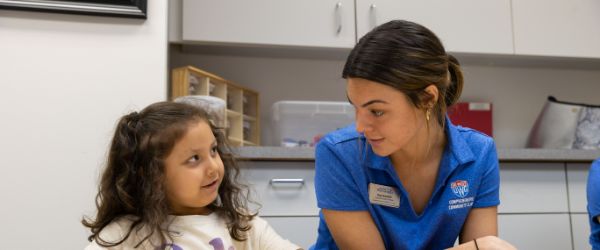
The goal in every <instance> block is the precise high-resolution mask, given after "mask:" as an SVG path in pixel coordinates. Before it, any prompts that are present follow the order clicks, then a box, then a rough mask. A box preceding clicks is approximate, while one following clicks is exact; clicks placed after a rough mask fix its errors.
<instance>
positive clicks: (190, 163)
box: [165, 121, 224, 215]
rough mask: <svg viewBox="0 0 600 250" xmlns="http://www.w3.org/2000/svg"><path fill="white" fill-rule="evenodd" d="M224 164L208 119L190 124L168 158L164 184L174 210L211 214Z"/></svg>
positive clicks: (175, 212)
mask: <svg viewBox="0 0 600 250" xmlns="http://www.w3.org/2000/svg"><path fill="white" fill-rule="evenodd" d="M223 174H224V167H223V161H221V156H220V155H219V153H218V152H217V140H216V138H215V136H214V135H213V133H212V131H211V129H210V126H209V125H208V124H207V123H206V122H205V121H200V122H197V123H194V124H193V125H191V126H190V127H189V128H188V130H187V132H186V133H185V134H184V136H183V137H182V138H181V140H179V141H178V142H176V143H175V146H174V147H173V150H172V151H171V154H169V155H168V156H167V158H166V159H165V182H166V183H165V187H166V194H167V200H168V201H169V205H170V207H171V209H172V213H174V214H177V215H186V214H204V215H206V214H209V213H210V212H211V211H209V209H208V208H207V207H206V206H207V205H209V204H211V203H212V202H213V201H214V200H215V199H216V198H217V195H218V190H219V185H220V184H221V181H222V180H223Z"/></svg>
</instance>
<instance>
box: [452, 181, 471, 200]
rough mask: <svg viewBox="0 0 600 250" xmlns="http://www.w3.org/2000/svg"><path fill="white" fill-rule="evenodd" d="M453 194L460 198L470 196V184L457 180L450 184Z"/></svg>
mask: <svg viewBox="0 0 600 250" xmlns="http://www.w3.org/2000/svg"><path fill="white" fill-rule="evenodd" d="M450 187H451V188H452V192H454V194H455V195H456V196H458V197H460V198H465V196H467V195H468V194H469V182H467V181H464V180H457V181H455V182H452V183H451V184H450Z"/></svg>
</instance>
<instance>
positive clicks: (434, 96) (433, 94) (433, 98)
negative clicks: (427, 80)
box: [423, 84, 440, 107]
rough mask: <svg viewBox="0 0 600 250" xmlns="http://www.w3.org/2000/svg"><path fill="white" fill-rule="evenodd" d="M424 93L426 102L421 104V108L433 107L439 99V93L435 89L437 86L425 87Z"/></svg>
mask: <svg viewBox="0 0 600 250" xmlns="http://www.w3.org/2000/svg"><path fill="white" fill-rule="evenodd" d="M424 91H425V93H427V95H426V96H427V97H429V98H428V100H424V102H423V106H425V107H433V106H435V104H436V103H437V101H438V98H439V97H440V92H439V90H438V88H437V86H435V84H430V85H429V86H427V87H426V88H425V89H424Z"/></svg>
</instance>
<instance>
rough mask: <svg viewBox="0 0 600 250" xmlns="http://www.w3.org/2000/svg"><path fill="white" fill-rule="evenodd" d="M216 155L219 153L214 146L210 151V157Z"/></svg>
mask: <svg viewBox="0 0 600 250" xmlns="http://www.w3.org/2000/svg"><path fill="white" fill-rule="evenodd" d="M218 153H219V151H218V150H217V146H214V147H212V148H211V149H210V155H211V156H216V155H217V154H218Z"/></svg>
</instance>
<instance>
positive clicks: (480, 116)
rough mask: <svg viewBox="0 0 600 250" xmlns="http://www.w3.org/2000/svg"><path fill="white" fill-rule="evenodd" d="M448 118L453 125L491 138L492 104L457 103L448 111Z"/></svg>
mask: <svg viewBox="0 0 600 250" xmlns="http://www.w3.org/2000/svg"><path fill="white" fill-rule="evenodd" d="M448 116H449V117H450V121H452V124H454V125H461V126H463V127H467V128H472V129H475V130H477V131H479V132H482V133H484V134H486V135H489V136H493V135H492V103H489V102H459V103H457V104H455V105H453V106H452V107H450V108H449V109H448Z"/></svg>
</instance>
